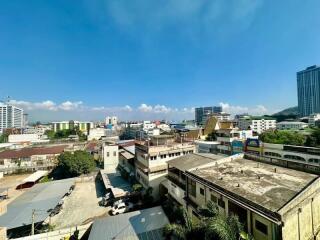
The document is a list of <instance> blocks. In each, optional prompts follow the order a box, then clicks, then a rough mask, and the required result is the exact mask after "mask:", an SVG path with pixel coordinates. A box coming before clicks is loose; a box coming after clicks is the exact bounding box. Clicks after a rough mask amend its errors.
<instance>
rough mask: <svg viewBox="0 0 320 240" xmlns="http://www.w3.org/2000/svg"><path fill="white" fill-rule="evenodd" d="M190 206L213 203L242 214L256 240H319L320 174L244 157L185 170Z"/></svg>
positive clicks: (193, 208)
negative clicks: (317, 239) (317, 236)
mask: <svg viewBox="0 0 320 240" xmlns="http://www.w3.org/2000/svg"><path fill="white" fill-rule="evenodd" d="M185 175H186V178H185V183H186V188H185V189H186V197H185V199H186V208H187V210H188V212H189V213H190V214H192V215H194V216H195V217H197V216H198V209H199V207H205V206H206V204H207V203H208V201H212V202H214V203H216V204H217V206H218V208H219V211H220V212H221V213H222V214H225V215H231V214H236V215H237V216H238V217H239V220H240V222H241V223H242V224H243V226H244V230H245V231H246V232H248V233H250V234H252V235H253V237H254V239H256V240H278V239H279V240H280V239H281V240H292V239H315V236H316V235H317V234H318V231H317V229H319V227H320V217H319V216H320V215H319V213H320V179H319V176H317V175H313V174H310V173H305V172H302V171H296V170H292V169H288V168H283V167H278V166H274V165H271V164H265V163H258V162H255V161H251V160H247V159H243V158H242V157H241V156H240V155H239V157H238V158H233V159H232V158H231V157H230V158H229V159H225V160H217V163H216V164H213V165H211V166H209V167H203V168H202V167H198V168H197V169H195V170H190V171H188V170H187V171H186V172H185Z"/></svg>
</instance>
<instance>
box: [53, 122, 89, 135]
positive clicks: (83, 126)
mask: <svg viewBox="0 0 320 240" xmlns="http://www.w3.org/2000/svg"><path fill="white" fill-rule="evenodd" d="M75 127H78V128H79V130H80V131H81V132H83V133H84V134H89V131H90V129H91V128H93V122H79V121H73V120H71V121H62V122H52V129H53V131H55V132H57V131H60V130H66V129H74V128H75Z"/></svg>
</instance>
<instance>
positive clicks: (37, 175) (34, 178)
mask: <svg viewBox="0 0 320 240" xmlns="http://www.w3.org/2000/svg"><path fill="white" fill-rule="evenodd" d="M47 173H48V171H46V170H39V171H36V172H35V173H33V174H31V175H30V176H29V177H27V178H25V179H24V180H23V181H22V182H23V183H27V182H36V181H38V180H39V179H40V178H42V177H43V176H45V175H47Z"/></svg>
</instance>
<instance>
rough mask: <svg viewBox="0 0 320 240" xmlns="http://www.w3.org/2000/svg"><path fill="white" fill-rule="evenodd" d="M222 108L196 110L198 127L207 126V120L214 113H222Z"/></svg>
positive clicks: (200, 108)
mask: <svg viewBox="0 0 320 240" xmlns="http://www.w3.org/2000/svg"><path fill="white" fill-rule="evenodd" d="M221 112H222V107H221V106H213V107H199V108H196V109H195V121H196V124H197V125H205V124H206V121H207V119H208V118H209V117H210V116H211V115H212V114H214V113H221Z"/></svg>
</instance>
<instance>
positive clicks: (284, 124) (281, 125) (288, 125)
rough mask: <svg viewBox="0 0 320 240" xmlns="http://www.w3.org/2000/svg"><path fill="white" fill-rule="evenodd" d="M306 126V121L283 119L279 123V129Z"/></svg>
mask: <svg viewBox="0 0 320 240" xmlns="http://www.w3.org/2000/svg"><path fill="white" fill-rule="evenodd" d="M306 127H308V124H307V123H304V122H289V121H283V122H278V123H277V129H279V130H301V129H304V128H306Z"/></svg>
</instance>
